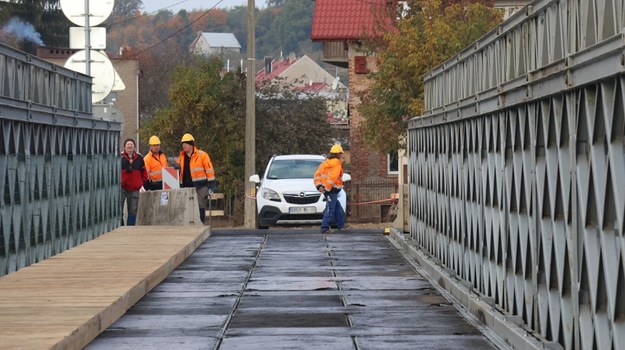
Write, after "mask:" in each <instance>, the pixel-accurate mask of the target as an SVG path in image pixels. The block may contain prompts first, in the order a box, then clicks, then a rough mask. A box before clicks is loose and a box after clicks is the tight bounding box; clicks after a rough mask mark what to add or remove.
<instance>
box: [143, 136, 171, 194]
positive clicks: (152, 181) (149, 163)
mask: <svg viewBox="0 0 625 350" xmlns="http://www.w3.org/2000/svg"><path fill="white" fill-rule="evenodd" d="M148 144H149V145H150V153H148V155H147V156H145V157H143V162H144V163H145V169H146V170H147V171H148V181H146V182H145V183H144V184H143V187H144V188H145V189H146V190H148V191H155V190H162V189H163V168H166V167H168V166H169V165H168V164H167V157H165V154H164V153H163V152H162V151H161V140H160V139H159V138H158V136H156V135H154V136H152V137H150V140H149V141H148Z"/></svg>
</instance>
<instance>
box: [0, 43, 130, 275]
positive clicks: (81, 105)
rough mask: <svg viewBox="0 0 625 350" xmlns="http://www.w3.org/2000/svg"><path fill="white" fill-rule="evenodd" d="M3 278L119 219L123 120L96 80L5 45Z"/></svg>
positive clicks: (0, 185) (0, 107)
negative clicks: (104, 112)
mask: <svg viewBox="0 0 625 350" xmlns="http://www.w3.org/2000/svg"><path fill="white" fill-rule="evenodd" d="M0 127H1V130H2V131H1V132H0V209H1V214H0V275H4V274H7V273H9V272H11V271H15V270H17V269H19V268H21V267H24V266H27V265H30V264H32V263H35V262H37V261H40V260H43V259H45V258H47V257H50V256H52V255H54V254H57V253H60V252H62V251H64V250H66V249H68V248H71V247H73V246H75V245H78V244H80V243H82V242H85V241H87V240H89V239H92V238H94V237H97V236H98V235H100V234H102V233H104V232H108V231H110V230H112V229H114V228H116V227H117V226H119V223H120V217H121V208H120V198H119V196H120V195H119V174H120V169H119V167H120V165H119V158H118V154H119V134H120V124H119V123H115V122H112V121H105V120H100V119H98V120H96V118H94V117H93V115H92V114H91V78H90V77H87V76H84V75H82V74H79V73H76V72H74V71H71V70H68V69H65V68H63V67H59V66H56V65H54V64H51V63H48V62H45V61H43V60H40V59H37V58H36V57H32V56H30V55H27V54H25V53H23V52H20V51H17V50H14V49H12V48H11V47H9V46H5V45H2V44H0Z"/></svg>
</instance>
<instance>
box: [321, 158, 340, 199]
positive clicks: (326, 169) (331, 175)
mask: <svg viewBox="0 0 625 350" xmlns="http://www.w3.org/2000/svg"><path fill="white" fill-rule="evenodd" d="M314 183H315V187H317V186H318V185H319V184H321V185H323V187H324V188H325V190H326V191H330V190H331V189H333V188H336V189H339V190H340V189H342V188H343V162H342V161H341V160H340V159H338V158H330V159H326V160H325V161H323V162H322V163H321V164H319V167H318V168H317V171H316V172H315V178H314Z"/></svg>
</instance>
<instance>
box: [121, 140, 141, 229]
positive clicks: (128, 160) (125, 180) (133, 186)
mask: <svg viewBox="0 0 625 350" xmlns="http://www.w3.org/2000/svg"><path fill="white" fill-rule="evenodd" d="M121 160H122V212H123V210H124V202H125V203H126V207H127V210H128V219H127V221H126V224H127V225H128V226H134V224H135V221H136V219H137V207H138V206H139V190H140V189H141V186H143V183H144V182H146V181H147V180H148V172H147V171H146V170H145V164H144V163H143V156H142V155H140V154H139V153H137V152H136V151H135V141H134V140H133V139H127V140H126V141H124V151H123V152H122V159H121ZM122 225H124V220H123V219H122Z"/></svg>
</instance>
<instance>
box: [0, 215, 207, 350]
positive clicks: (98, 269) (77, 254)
mask: <svg viewBox="0 0 625 350" xmlns="http://www.w3.org/2000/svg"><path fill="white" fill-rule="evenodd" d="M209 235H210V231H209V227H208V226H183V227H172V226H136V227H122V228H119V229H117V230H114V231H112V232H109V233H106V234H104V235H102V236H100V237H98V238H96V239H94V240H92V241H89V242H86V243H84V244H82V245H80V246H77V247H74V248H72V249H70V250H67V251H65V252H63V253H61V254H58V255H56V256H53V257H51V258H48V259H46V260H44V261H42V262H39V263H37V264H33V265H31V266H28V267H25V268H23V269H20V270H18V271H17V272H13V273H11V274H9V275H7V276H4V277H1V278H0V349H80V348H82V347H84V346H85V345H86V344H88V343H89V342H90V341H91V340H93V339H94V338H95V337H96V336H97V335H98V334H100V332H102V331H103V330H105V329H106V328H107V327H108V326H109V325H111V324H112V323H113V322H114V321H115V320H117V319H118V318H119V317H120V316H122V315H123V314H124V313H125V312H126V310H128V309H129V308H130V307H131V306H132V305H134V304H135V303H136V302H137V301H138V300H139V299H141V298H142V297H143V296H144V295H145V294H146V293H147V292H148V291H149V290H151V289H152V288H154V287H155V286H156V285H158V284H159V283H160V282H161V281H162V280H163V279H165V277H167V276H168V275H169V273H170V272H171V271H172V270H174V269H175V268H176V267H177V266H178V265H179V264H180V263H181V262H183V261H184V260H185V259H186V258H187V257H188V256H189V255H191V253H193V251H194V250H195V249H196V248H197V247H198V246H199V245H200V244H201V243H202V242H204V240H206V238H208V236H209Z"/></svg>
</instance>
